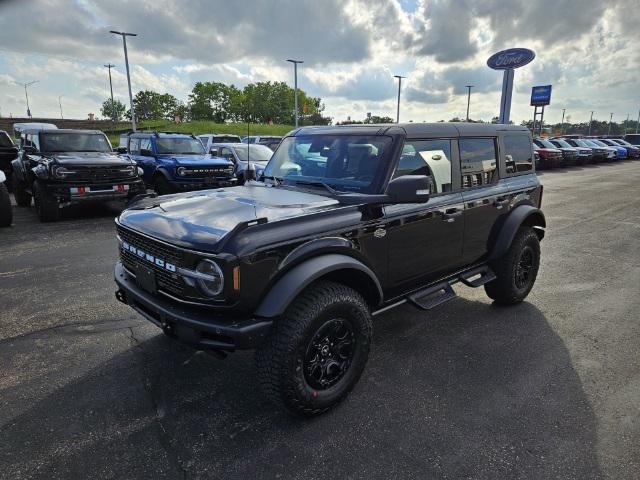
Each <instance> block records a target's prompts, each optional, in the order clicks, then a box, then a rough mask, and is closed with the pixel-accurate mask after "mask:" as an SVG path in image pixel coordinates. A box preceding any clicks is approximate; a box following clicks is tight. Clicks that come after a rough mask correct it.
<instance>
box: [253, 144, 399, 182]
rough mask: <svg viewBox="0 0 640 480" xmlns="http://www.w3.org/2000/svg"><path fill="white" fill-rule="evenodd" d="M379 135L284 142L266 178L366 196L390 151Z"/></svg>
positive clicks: (266, 171) (388, 145)
mask: <svg viewBox="0 0 640 480" xmlns="http://www.w3.org/2000/svg"><path fill="white" fill-rule="evenodd" d="M391 143H392V142H391V138H390V137H385V136H381V135H376V136H374V135H309V136H301V137H287V138H285V139H284V140H283V141H282V143H281V144H280V146H279V147H278V149H277V150H276V152H275V153H274V154H273V157H272V158H271V161H270V162H269V165H267V168H266V169H265V172H264V175H265V176H266V177H270V176H271V177H278V178H281V179H283V180H285V181H286V182H292V183H318V184H322V183H324V184H326V185H328V186H330V187H332V188H335V189H336V190H343V191H352V192H360V193H369V191H370V188H371V186H372V183H373V180H374V178H375V177H376V174H377V173H378V171H379V170H380V168H381V167H382V166H383V164H384V159H385V156H386V155H387V154H388V152H389V150H390V149H391Z"/></svg>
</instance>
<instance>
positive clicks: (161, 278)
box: [118, 225, 184, 297]
mask: <svg viewBox="0 0 640 480" xmlns="http://www.w3.org/2000/svg"><path fill="white" fill-rule="evenodd" d="M118 235H119V236H120V239H121V240H122V241H124V242H127V243H128V244H130V245H134V246H135V247H137V248H139V249H140V250H143V251H144V252H146V253H148V254H150V255H153V256H154V257H155V258H158V259H162V260H163V261H164V262H166V263H170V264H172V265H174V266H175V267H176V268H178V267H181V266H183V263H184V258H183V254H182V252H181V251H180V250H178V249H177V248H174V247H171V246H169V245H166V244H164V243H161V242H158V241H155V240H152V239H150V238H148V237H145V236H143V235H140V234H138V233H135V232H132V231H131V230H127V229H125V228H123V227H121V226H120V225H118ZM120 260H122V264H123V265H124V266H125V268H127V269H128V270H130V271H131V272H132V273H134V274H135V272H136V268H137V266H138V265H144V266H146V267H149V268H152V269H153V270H154V272H155V273H156V281H157V283H158V288H159V289H161V290H165V291H166V292H167V293H170V294H172V295H176V296H178V297H181V296H183V291H184V283H183V280H182V278H181V277H180V276H179V275H178V274H177V273H175V272H171V271H169V270H167V269H166V268H165V267H161V266H158V265H157V264H156V263H154V262H150V261H148V260H147V259H146V258H140V257H138V256H137V255H136V254H135V253H133V252H131V251H130V250H126V251H125V250H124V249H123V248H122V246H121V248H120Z"/></svg>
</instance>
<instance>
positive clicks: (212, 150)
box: [209, 147, 219, 157]
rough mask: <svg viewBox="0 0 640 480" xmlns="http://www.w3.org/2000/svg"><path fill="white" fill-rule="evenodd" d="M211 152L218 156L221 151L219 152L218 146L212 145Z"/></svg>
mask: <svg viewBox="0 0 640 480" xmlns="http://www.w3.org/2000/svg"><path fill="white" fill-rule="evenodd" d="M209 153H210V154H211V155H213V156H214V157H217V156H218V153H219V152H218V149H217V148H216V147H211V148H210V149H209Z"/></svg>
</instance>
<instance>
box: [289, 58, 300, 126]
mask: <svg viewBox="0 0 640 480" xmlns="http://www.w3.org/2000/svg"><path fill="white" fill-rule="evenodd" d="M287 62H291V63H293V102H294V108H295V109H296V111H295V115H294V118H295V122H296V128H298V64H299V63H304V61H302V60H293V59H291V58H288V59H287Z"/></svg>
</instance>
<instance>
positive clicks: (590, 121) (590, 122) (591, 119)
mask: <svg viewBox="0 0 640 480" xmlns="http://www.w3.org/2000/svg"><path fill="white" fill-rule="evenodd" d="M592 123H593V112H591V118H590V119H589V133H588V134H587V135H589V136H591V124H592Z"/></svg>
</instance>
